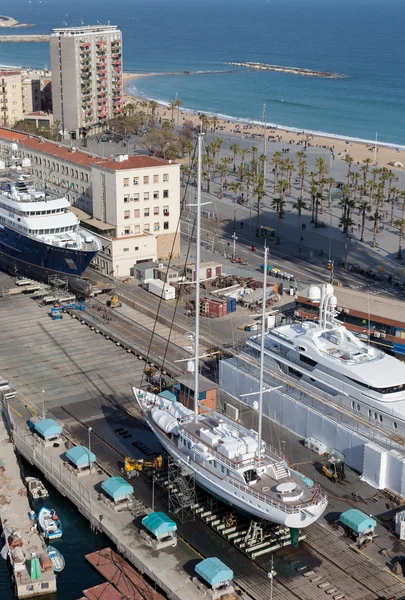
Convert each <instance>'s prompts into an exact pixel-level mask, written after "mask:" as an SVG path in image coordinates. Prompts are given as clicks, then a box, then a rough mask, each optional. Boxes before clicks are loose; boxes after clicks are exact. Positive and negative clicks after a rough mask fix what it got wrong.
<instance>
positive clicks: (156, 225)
mask: <svg viewBox="0 0 405 600" xmlns="http://www.w3.org/2000/svg"><path fill="white" fill-rule="evenodd" d="M163 229H166V230H167V229H169V221H164V223H163ZM142 231H150V223H145V224H144V225H143V226H142ZM153 231H160V223H154V224H153ZM131 233H132V234H134V235H136V234H138V233H141V226H140V225H134V226H133V227H132V230H131V229H130V228H129V227H127V228H126V229H124V235H131Z"/></svg>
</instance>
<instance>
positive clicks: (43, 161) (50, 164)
mask: <svg viewBox="0 0 405 600" xmlns="http://www.w3.org/2000/svg"><path fill="white" fill-rule="evenodd" d="M28 157H29V158H30V159H31V161H32V163H34V164H36V165H39V166H43V167H46V168H48V169H52V170H53V171H56V172H57V173H59V172H61V173H62V175H69V174H70V176H71V177H73V178H74V179H79V177H80V181H85V182H86V183H89V174H88V173H84V172H83V171H80V172H79V170H78V169H74V168H73V167H68V166H65V165H59V163H58V162H56V163H55V162H54V161H51V160H49V158H41V157H40V156H36V155H32V156H28ZM69 168H70V171H69Z"/></svg>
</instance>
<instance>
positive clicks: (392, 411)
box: [247, 284, 405, 432]
mask: <svg viewBox="0 0 405 600" xmlns="http://www.w3.org/2000/svg"><path fill="white" fill-rule="evenodd" d="M308 297H309V298H310V299H311V300H312V301H313V302H314V303H319V320H318V321H317V322H316V321H303V322H296V323H291V324H288V325H282V326H280V327H275V328H273V329H269V330H268V332H267V333H266V335H265V340H264V354H265V359H266V360H267V362H272V363H276V364H277V365H278V367H279V368H280V369H281V370H282V371H283V372H286V373H288V374H289V375H293V376H295V377H297V378H299V379H301V380H302V381H305V382H307V383H310V384H312V385H314V386H316V387H318V388H320V389H323V390H325V391H327V392H328V393H330V394H332V395H334V396H337V395H339V403H340V404H343V405H344V406H345V407H347V408H350V409H351V410H352V411H353V412H354V413H355V414H357V415H359V416H362V417H366V418H367V419H371V420H372V421H374V422H376V423H378V425H379V426H380V427H384V428H389V429H391V430H393V431H398V432H399V431H401V432H405V364H404V363H402V362H401V361H399V360H397V359H396V358H394V357H392V356H389V355H388V354H386V353H385V352H383V351H381V350H378V349H377V348H375V347H373V346H369V345H366V344H365V343H364V342H362V341H361V340H360V339H359V338H357V337H356V336H355V335H354V334H353V333H352V332H351V331H349V330H347V329H346V328H345V326H344V325H343V324H342V323H341V322H339V321H338V320H337V319H336V318H335V317H336V315H337V314H338V313H337V312H336V304H337V300H336V297H335V296H334V294H333V287H332V286H330V285H329V284H328V285H326V286H323V288H322V290H321V289H320V288H318V287H317V286H311V287H310V288H309V290H308ZM260 345H261V336H253V337H251V338H250V339H249V340H248V342H247V347H248V349H250V351H253V352H254V353H255V354H257V355H259V354H260Z"/></svg>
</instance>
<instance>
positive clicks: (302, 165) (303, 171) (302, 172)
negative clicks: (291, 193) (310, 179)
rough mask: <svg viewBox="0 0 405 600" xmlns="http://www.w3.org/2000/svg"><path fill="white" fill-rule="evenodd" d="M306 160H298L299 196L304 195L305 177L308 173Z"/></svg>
mask: <svg viewBox="0 0 405 600" xmlns="http://www.w3.org/2000/svg"><path fill="white" fill-rule="evenodd" d="M308 173H309V171H307V161H300V162H299V165H298V174H299V177H300V198H301V200H302V199H303V197H304V187H305V177H306V176H307V175H308Z"/></svg>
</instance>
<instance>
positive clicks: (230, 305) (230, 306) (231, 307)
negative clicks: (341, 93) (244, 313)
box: [227, 297, 236, 314]
mask: <svg viewBox="0 0 405 600" xmlns="http://www.w3.org/2000/svg"><path fill="white" fill-rule="evenodd" d="M227 310H228V314H229V313H233V312H235V311H236V298H232V297H231V298H228V301H227Z"/></svg>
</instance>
